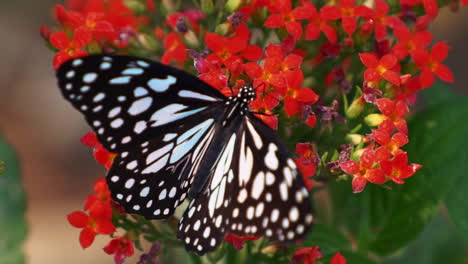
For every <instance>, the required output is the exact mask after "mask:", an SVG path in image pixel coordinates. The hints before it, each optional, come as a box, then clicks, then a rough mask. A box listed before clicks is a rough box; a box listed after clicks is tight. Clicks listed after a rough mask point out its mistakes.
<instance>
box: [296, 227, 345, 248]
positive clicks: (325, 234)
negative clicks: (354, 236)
mask: <svg viewBox="0 0 468 264" xmlns="http://www.w3.org/2000/svg"><path fill="white" fill-rule="evenodd" d="M312 246H319V247H320V251H321V252H322V253H323V254H324V255H327V254H332V253H336V252H337V251H340V250H348V249H349V250H350V249H351V245H350V243H349V241H348V240H347V239H346V237H345V236H344V235H343V234H342V233H341V232H339V231H338V230H336V229H333V228H331V227H327V226H325V225H323V224H316V225H314V226H313V227H312V232H311V233H310V234H309V236H308V238H307V239H306V240H304V242H302V243H301V247H312Z"/></svg>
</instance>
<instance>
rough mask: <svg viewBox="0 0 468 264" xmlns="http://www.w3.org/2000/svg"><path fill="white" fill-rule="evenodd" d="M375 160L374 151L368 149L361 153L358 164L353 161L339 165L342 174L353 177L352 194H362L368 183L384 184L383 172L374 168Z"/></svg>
mask: <svg viewBox="0 0 468 264" xmlns="http://www.w3.org/2000/svg"><path fill="white" fill-rule="evenodd" d="M376 160H377V157H376V154H375V152H374V150H373V149H371V148H368V149H367V150H365V151H364V152H363V153H362V155H361V157H360V158H359V163H357V162H356V161H353V160H349V161H345V162H342V163H340V168H341V169H342V170H343V171H344V172H346V173H347V174H351V175H354V178H353V182H352V186H353V192H354V193H359V192H362V190H364V187H366V184H367V182H368V181H370V182H371V183H375V184H382V183H384V182H385V175H384V173H383V171H382V170H381V169H379V168H376V167H374V165H375V164H376Z"/></svg>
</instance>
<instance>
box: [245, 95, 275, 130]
mask: <svg viewBox="0 0 468 264" xmlns="http://www.w3.org/2000/svg"><path fill="white" fill-rule="evenodd" d="M261 95H262V92H261V91H259V89H257V97H256V98H255V100H253V101H252V102H251V103H250V105H249V106H250V109H252V111H253V112H257V113H262V114H258V115H256V117H258V118H260V119H261V120H262V121H263V122H265V124H267V125H268V126H269V127H271V128H273V129H277V128H278V119H277V118H276V116H275V115H274V114H273V113H272V112H271V110H272V109H273V108H275V107H276V106H277V105H278V104H279V101H280V99H279V96H278V94H277V93H276V92H274V91H272V92H269V93H268V94H266V95H264V96H261Z"/></svg>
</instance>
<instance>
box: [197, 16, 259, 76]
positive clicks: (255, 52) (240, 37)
mask: <svg viewBox="0 0 468 264" xmlns="http://www.w3.org/2000/svg"><path fill="white" fill-rule="evenodd" d="M249 40H250V32H249V29H248V28H247V26H246V25H245V24H241V25H239V26H238V27H237V28H236V31H235V34H234V36H232V37H221V36H219V35H218V34H215V33H206V35H205V43H206V45H207V47H208V48H209V49H210V50H212V51H213V52H214V53H212V54H210V55H208V56H207V57H206V59H207V60H208V61H219V62H221V63H222V64H224V65H225V66H226V67H227V68H229V69H230V70H231V71H232V70H235V67H236V66H239V65H240V64H242V58H245V59H247V60H250V61H255V60H258V59H259V58H260V56H261V55H262V49H261V48H260V47H259V46H256V45H248V41H249ZM237 68H238V69H237V73H239V72H238V71H239V69H242V68H240V67H237Z"/></svg>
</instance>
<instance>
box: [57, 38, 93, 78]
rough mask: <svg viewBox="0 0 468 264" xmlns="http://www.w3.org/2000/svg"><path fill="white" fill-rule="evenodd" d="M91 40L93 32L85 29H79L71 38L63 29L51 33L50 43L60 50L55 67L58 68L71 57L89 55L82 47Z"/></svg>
mask: <svg viewBox="0 0 468 264" xmlns="http://www.w3.org/2000/svg"><path fill="white" fill-rule="evenodd" d="M90 41H91V33H89V31H87V30H84V29H77V30H76V31H75V33H74V34H73V38H72V39H69V38H68V36H67V34H65V33H64V32H62V31H59V32H55V33H52V34H51V35H50V43H51V44H52V46H54V47H55V48H57V49H59V50H60V51H59V52H57V53H56V54H55V56H54V69H58V68H59V67H60V65H62V63H64V62H65V61H67V60H69V59H71V58H78V57H82V56H86V55H88V53H87V52H86V51H84V50H82V49H81V48H83V47H85V46H86V45H87V44H88V43H89V42H90Z"/></svg>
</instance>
